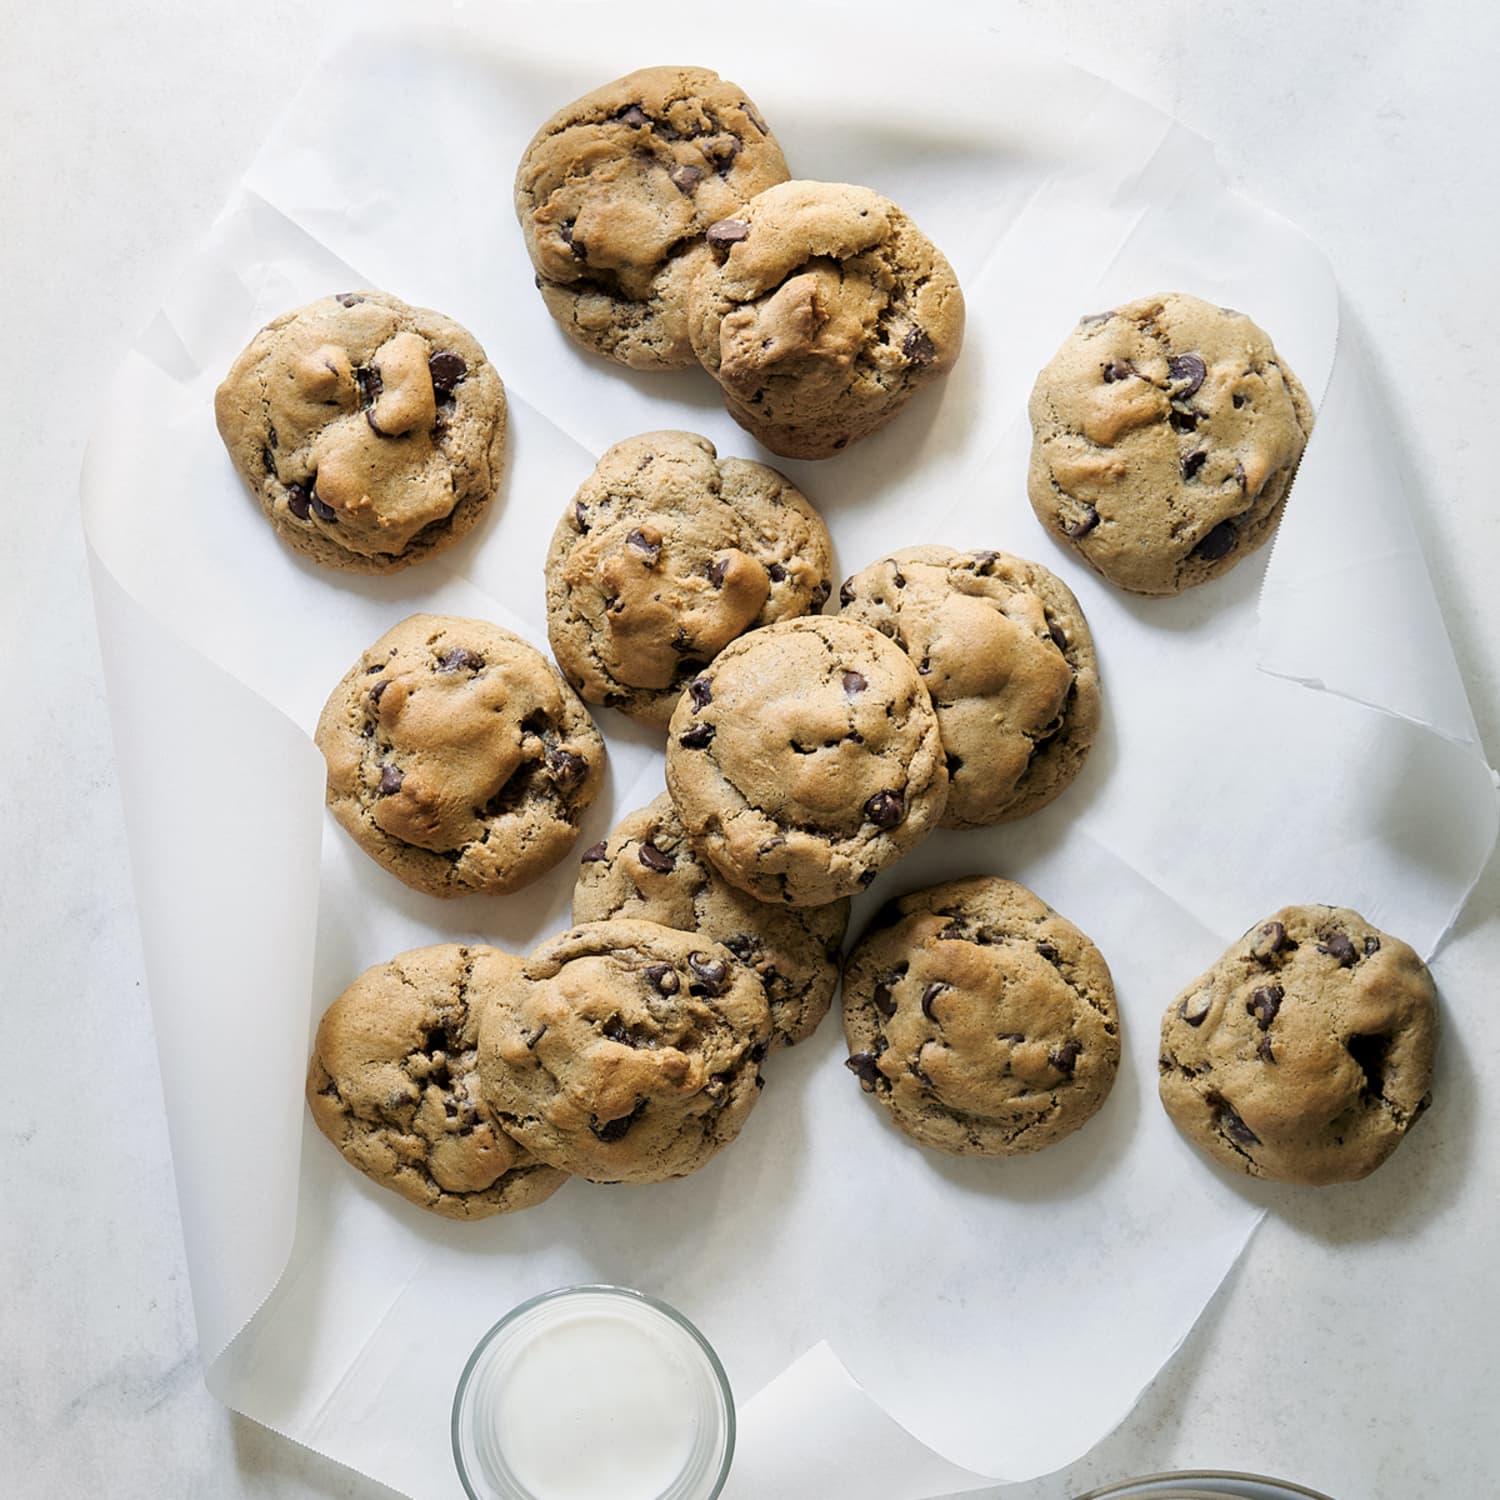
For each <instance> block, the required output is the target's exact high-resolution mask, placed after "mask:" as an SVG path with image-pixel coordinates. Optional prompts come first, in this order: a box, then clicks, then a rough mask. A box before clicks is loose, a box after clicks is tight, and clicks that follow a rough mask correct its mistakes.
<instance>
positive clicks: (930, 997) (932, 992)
mask: <svg viewBox="0 0 1500 1500" xmlns="http://www.w3.org/2000/svg"><path fill="white" fill-rule="evenodd" d="M952 988H953V986H952V985H949V984H943V983H942V982H941V981H940V982H938V983H936V984H929V985H928V986H927V988H926V989H925V990H923V991H922V1014H923V1015H924V1016H926V1017H927V1019H928V1020H929V1021H936V1020H937V1017H936V1016H935V1015H933V1013H932V1004H933V1001H935V1000H936V999H937V997H938V996H939V995H945V994H947V993H948V991H949V990H950V989H952Z"/></svg>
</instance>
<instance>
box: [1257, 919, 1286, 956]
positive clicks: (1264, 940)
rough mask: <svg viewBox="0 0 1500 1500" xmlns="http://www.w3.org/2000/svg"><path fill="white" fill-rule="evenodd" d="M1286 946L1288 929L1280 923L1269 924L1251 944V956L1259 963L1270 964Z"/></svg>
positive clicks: (1258, 933)
mask: <svg viewBox="0 0 1500 1500" xmlns="http://www.w3.org/2000/svg"><path fill="white" fill-rule="evenodd" d="M1285 946H1286V928H1285V927H1283V926H1282V925H1281V923H1280V922H1267V923H1266V924H1265V925H1264V926H1263V927H1262V928H1261V929H1260V931H1259V932H1257V933H1256V934H1255V939H1254V941H1253V942H1252V943H1251V944H1250V956H1251V958H1253V959H1255V960H1256V962H1257V963H1263V964H1269V963H1270V962H1271V960H1272V959H1273V958H1274V957H1275V956H1276V954H1278V953H1280V952H1281V950H1282V949H1283V948H1284V947H1285Z"/></svg>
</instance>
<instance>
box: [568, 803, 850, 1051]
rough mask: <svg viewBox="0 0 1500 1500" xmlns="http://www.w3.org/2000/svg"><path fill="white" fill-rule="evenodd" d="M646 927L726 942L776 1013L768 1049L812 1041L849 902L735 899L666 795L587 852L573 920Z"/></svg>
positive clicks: (736, 893) (827, 998) (833, 976)
mask: <svg viewBox="0 0 1500 1500" xmlns="http://www.w3.org/2000/svg"><path fill="white" fill-rule="evenodd" d="M619 917H627V918H641V919H644V920H645V921H648V922H660V923H661V924H662V926H664V927H675V928H677V929H678V931H680V932H696V933H699V934H701V935H702V936H703V937H706V938H711V939H712V940H713V941H714V942H716V943H722V944H723V945H724V947H726V948H727V949H728V950H729V951H730V952H731V953H732V954H734V956H735V958H737V959H738V960H739V961H740V962H741V963H743V964H745V965H746V966H747V967H749V968H750V969H751V970H753V972H754V973H755V976H756V978H757V979H758V980H759V981H760V985H761V988H762V989H763V990H764V991H765V995H766V1001H767V1003H768V1004H769V1005H770V1007H771V1026H772V1040H773V1042H775V1043H779V1044H781V1045H784V1046H788V1047H789V1046H791V1045H792V1044H793V1043H794V1042H800V1041H804V1040H805V1039H806V1038H807V1037H809V1036H811V1035H812V1033H813V1030H814V1029H815V1028H816V1026H817V1024H818V1022H819V1021H821V1020H822V1019H823V1017H824V1016H825V1015H826V1014H827V1013H828V1007H829V1004H830V1002H831V1001H832V1000H833V992H834V990H835V989H836V988H837V987H838V980H839V950H840V948H841V946H842V945H843V941H844V930H845V928H846V927H847V926H848V924H849V903H848V901H847V900H845V901H835V902H833V903H831V904H830V905H828V906H795V907H787V906H770V905H768V904H767V903H766V902H764V901H757V900H756V899H755V897H754V896H751V895H748V894H747V893H746V892H744V891H741V890H737V889H736V888H735V887H734V886H732V885H730V884H729V882H728V881H727V880H725V879H724V877H723V876H722V875H720V874H719V872H718V871H717V870H716V869H715V868H714V867H713V865H712V864H710V863H709V862H708V860H706V859H704V858H702V857H701V856H700V855H699V854H698V853H697V851H696V850H695V849H694V848H693V846H692V845H691V844H690V843H689V842H688V839H687V833H686V831H685V830H684V829H683V826H682V820H681V819H680V818H679V817H678V816H677V809H676V808H675V807H674V806H673V805H672V799H671V797H670V796H668V794H667V793H666V792H663V793H662V794H661V796H659V797H658V798H657V799H656V800H655V801H654V802H652V803H650V804H649V805H648V806H646V807H643V808H641V809H640V811H639V812H634V813H631V814H630V816H629V817H627V818H625V819H624V820H623V821H622V822H621V823H620V824H619V826H618V827H616V828H615V830H614V831H613V832H612V833H611V834H610V836H609V838H608V839H601V840H600V841H599V842H598V843H597V844H595V845H593V846H592V847H591V848H589V849H587V850H585V851H584V855H583V860H582V863H581V864H580V865H579V868H578V884H577V886H576V887H575V888H574V890H573V921H574V922H575V923H582V922H605V921H611V920H613V919H615V918H619Z"/></svg>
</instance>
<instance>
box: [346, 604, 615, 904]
mask: <svg viewBox="0 0 1500 1500" xmlns="http://www.w3.org/2000/svg"><path fill="white" fill-rule="evenodd" d="M317 743H318V748H319V749H320V750H321V751H322V752H323V758H324V759H325V760H326V761H327V762H328V806H329V807H330V808H331V809H332V810H333V815H334V817H336V818H337V819H338V820H339V822H340V823H342V824H343V825H344V827H345V828H346V829H348V830H349V832H350V834H351V835H352V836H353V838H354V841H355V842H356V843H357V844H358V845H359V846H360V848H362V849H363V850H364V851H365V853H366V854H368V855H369V856H370V857H371V858H372V859H375V860H378V861H379V862H380V863H381V864H382V865H384V866H385V868H386V869H388V870H389V871H390V872H391V874H393V875H394V876H396V878H397V879H398V880H404V881H405V882H406V884H407V885H409V886H413V887H415V889H417V890H419V891H426V892H427V893H428V894H429V895H433V896H462V895H467V894H469V893H471V892H474V891H483V892H488V893H492V894H499V893H502V892H506V891H514V890H517V889H519V888H520V887H521V886H523V885H525V884H526V883H527V882H528V881H531V880H534V879H536V877H537V876H538V875H540V874H541V873H542V872H543V871H544V870H549V869H551V868H552V866H553V865H555V864H556V863H557V861H558V860H560V859H561V858H562V857H563V855H564V854H566V853H567V851H568V847H569V845H571V844H572V842H573V841H574V839H576V838H577V836H578V824H579V820H580V819H581V818H582V816H583V812H584V810H585V809H586V808H587V807H588V806H589V804H590V803H592V802H593V800H594V798H595V797H596V796H597V795H598V792H599V787H600V784H601V782H602V781H603V776H604V741H603V740H602V739H600V737H599V732H598V730H596V729H595V728H594V724H593V720H592V719H590V718H589V713H588V710H587V709H586V708H585V707H584V706H583V704H582V703H580V702H579V701H578V697H577V695H576V694H575V693H574V692H573V690H572V689H571V688H570V687H569V686H568V685H567V683H565V682H564V681H563V680H562V678H561V677H559V676H558V674H557V669H556V668H555V667H553V665H552V664H551V663H550V662H549V661H548V660H547V659H546V658H545V657H544V656H542V654H541V653H540V652H539V651H537V650H535V649H534V648H533V647H532V646H530V645H528V644H527V643H526V642H525V641H523V640H522V639H521V638H520V636H518V635H512V634H511V633H510V631H508V630H502V629H500V627H499V626H498V625H490V624H487V623H486V622H485V621H483V620H464V619H458V618H455V617H453V616H448V615H412V616H411V618H410V619H407V620H403V621H402V622H401V623H400V624H399V625H397V626H396V627H395V628H394V629H393V630H389V631H387V632H386V633H385V634H384V635H383V636H381V638H380V639H379V640H378V641H376V642H375V644H374V645H373V646H371V647H370V649H369V650H368V651H366V652H365V653H364V655H363V656H361V657H360V659H359V660H358V661H357V662H356V663H355V664H354V665H353V666H352V667H351V668H350V669H349V671H348V672H346V673H345V674H344V677H343V680H342V681H341V682H340V683H339V685H338V686H337V687H336V688H335V689H334V690H333V692H332V694H331V695H330V696H329V699H328V702H327V703H326V704H325V705H324V708H323V714H322V717H321V718H320V719H319V720H318V729H317Z"/></svg>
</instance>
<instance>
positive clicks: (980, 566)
mask: <svg viewBox="0 0 1500 1500" xmlns="http://www.w3.org/2000/svg"><path fill="white" fill-rule="evenodd" d="M973 557H974V571H975V572H976V573H978V574H980V575H981V576H983V577H985V578H988V577H989V576H990V574H991V573H993V572H994V571H995V564H996V563H997V562H999V561H1000V554H999V553H998V552H993V551H990V550H989V549H988V548H986V549H985V550H984V551H983V552H976V553H974V554H973Z"/></svg>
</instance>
